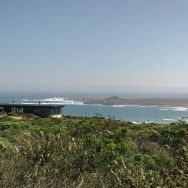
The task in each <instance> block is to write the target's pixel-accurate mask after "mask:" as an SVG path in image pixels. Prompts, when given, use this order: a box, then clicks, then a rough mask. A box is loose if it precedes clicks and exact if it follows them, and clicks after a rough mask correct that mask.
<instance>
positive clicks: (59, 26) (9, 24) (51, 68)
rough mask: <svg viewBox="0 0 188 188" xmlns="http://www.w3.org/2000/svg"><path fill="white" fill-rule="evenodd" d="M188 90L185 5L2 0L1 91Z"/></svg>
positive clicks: (153, 0)
mask: <svg viewBox="0 0 188 188" xmlns="http://www.w3.org/2000/svg"><path fill="white" fill-rule="evenodd" d="M5 90H25V91H26V90H33V91H46V90H55V91H125V92H126V91H134V92H143V91H147V92H154V91H164V92H171V91H178V92H184V91H186V92H188V1H187V0H53V1H52V0H32V1H31V0H16V1H15V0H0V91H5Z"/></svg>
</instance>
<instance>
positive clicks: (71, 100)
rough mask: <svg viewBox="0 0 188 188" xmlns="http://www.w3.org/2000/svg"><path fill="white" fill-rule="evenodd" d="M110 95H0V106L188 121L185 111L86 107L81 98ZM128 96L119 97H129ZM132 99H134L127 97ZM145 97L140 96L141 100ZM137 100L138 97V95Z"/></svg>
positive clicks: (128, 118) (134, 119)
mask: <svg viewBox="0 0 188 188" xmlns="http://www.w3.org/2000/svg"><path fill="white" fill-rule="evenodd" d="M112 95H113V94H112V93H108V94H107V93H103V94H99V93H98V94H95V93H90V94H89V93H85V94H84V93H56V94H55V93H31V92H30V93H28V92H27V93H12V92H9V93H0V103H11V102H13V101H14V103H21V104H38V102H39V101H40V103H41V104H62V105H65V107H64V108H63V110H62V112H63V115H65V116H69V115H70V116H88V117H92V116H98V117H105V118H109V119H116V120H123V121H131V122H134V123H140V122H146V123H151V122H154V123H171V122H175V121H178V120H187V119H188V108H184V107H163V106H133V105H111V106H107V105H95V104H93V105H88V104H87V105H86V104H83V102H82V101H81V100H79V101H78V100H77V99H81V98H105V97H109V96H112ZM129 95H131V94H127V96H126V94H124V95H123V94H121V95H120V96H121V97H122V96H124V97H125V98H126V97H127V98H130V97H129ZM131 96H132V97H136V96H133V95H131ZM144 96H147V95H143V96H142V97H144ZM139 97H141V96H139Z"/></svg>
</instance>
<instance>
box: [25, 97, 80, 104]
mask: <svg viewBox="0 0 188 188" xmlns="http://www.w3.org/2000/svg"><path fill="white" fill-rule="evenodd" d="M39 101H40V104H65V105H83V102H81V101H74V100H70V99H67V98H56V97H54V98H46V99H31V100H29V99H23V100H22V102H21V103H22V104H38V103H39Z"/></svg>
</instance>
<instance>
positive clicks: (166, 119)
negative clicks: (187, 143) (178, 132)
mask: <svg viewBox="0 0 188 188" xmlns="http://www.w3.org/2000/svg"><path fill="white" fill-rule="evenodd" d="M163 120H164V121H176V120H175V119H168V118H165V119H163Z"/></svg>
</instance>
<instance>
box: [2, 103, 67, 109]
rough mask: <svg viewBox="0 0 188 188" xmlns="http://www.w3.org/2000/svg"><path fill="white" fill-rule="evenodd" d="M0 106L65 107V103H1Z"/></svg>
mask: <svg viewBox="0 0 188 188" xmlns="http://www.w3.org/2000/svg"><path fill="white" fill-rule="evenodd" d="M0 107H18V108H63V107H64V105H53V104H9V103H4V104H2V103H0Z"/></svg>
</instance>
